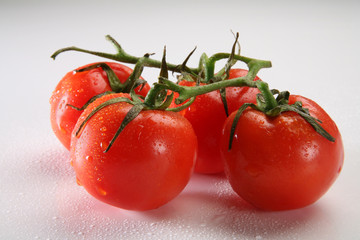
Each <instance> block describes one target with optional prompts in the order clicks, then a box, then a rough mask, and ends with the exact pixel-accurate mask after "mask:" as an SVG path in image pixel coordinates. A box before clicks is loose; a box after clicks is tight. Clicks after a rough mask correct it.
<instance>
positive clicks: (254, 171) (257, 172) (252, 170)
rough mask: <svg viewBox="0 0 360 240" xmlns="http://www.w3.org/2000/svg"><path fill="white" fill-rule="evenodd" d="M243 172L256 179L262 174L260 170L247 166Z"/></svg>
mask: <svg viewBox="0 0 360 240" xmlns="http://www.w3.org/2000/svg"><path fill="white" fill-rule="evenodd" d="M245 170H246V172H247V173H248V174H249V175H250V176H251V177H258V176H259V175H260V174H261V173H262V171H261V169H260V168H258V167H256V166H254V165H248V166H247V167H245Z"/></svg>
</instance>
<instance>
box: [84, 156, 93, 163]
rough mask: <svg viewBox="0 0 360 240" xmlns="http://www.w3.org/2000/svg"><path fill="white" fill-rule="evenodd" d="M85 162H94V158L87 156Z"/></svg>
mask: <svg viewBox="0 0 360 240" xmlns="http://www.w3.org/2000/svg"><path fill="white" fill-rule="evenodd" d="M85 160H86V161H88V162H92V160H93V157H92V156H86V157H85Z"/></svg>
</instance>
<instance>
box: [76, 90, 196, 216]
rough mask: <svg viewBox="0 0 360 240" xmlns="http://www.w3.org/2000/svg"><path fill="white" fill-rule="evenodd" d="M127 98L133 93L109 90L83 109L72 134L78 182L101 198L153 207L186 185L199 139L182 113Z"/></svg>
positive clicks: (124, 206) (123, 204) (138, 207)
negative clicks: (119, 92)
mask: <svg viewBox="0 0 360 240" xmlns="http://www.w3.org/2000/svg"><path fill="white" fill-rule="evenodd" d="M129 102H130V97H129V95H126V94H110V95H106V96H103V97H101V98H99V99H97V100H95V101H94V102H93V103H91V104H90V105H89V106H88V107H87V108H86V109H85V110H84V112H83V113H82V114H81V116H80V118H79V121H78V122H77V124H76V126H75V129H74V132H73V135H72V139H71V149H70V153H71V161H72V166H73V168H74V170H75V172H76V177H77V181H78V183H79V184H80V185H82V186H83V187H84V188H85V189H86V191H87V192H89V193H90V194H91V195H92V196H94V197H95V198H97V199H99V200H100V201H102V202H105V203H108V204H110V205H113V206H116V207H119V208H122V209H128V210H138V211H144V210H150V209H155V208H158V207H160V206H162V205H164V204H166V203H167V202H169V201H170V200H171V199H173V198H175V197H176V196H177V195H178V194H179V193H180V192H181V191H182V190H183V189H184V188H185V186H186V185H187V183H188V181H189V179H190V176H191V174H192V172H193V169H194V164H195V157H196V152H197V138H196V135H195V133H194V130H193V128H192V126H191V124H190V123H189V121H188V120H186V119H185V118H184V117H183V116H181V115H180V114H177V113H175V112H169V111H164V110H141V109H142V108H143V107H144V106H140V105H133V104H130V103H129ZM107 103H111V104H107ZM139 106H140V108H139ZM95 111H96V113H95ZM129 116H130V117H129ZM125 119H126V120H125ZM124 122H126V124H127V125H126V126H124ZM119 129H121V133H119ZM114 137H116V140H114Z"/></svg>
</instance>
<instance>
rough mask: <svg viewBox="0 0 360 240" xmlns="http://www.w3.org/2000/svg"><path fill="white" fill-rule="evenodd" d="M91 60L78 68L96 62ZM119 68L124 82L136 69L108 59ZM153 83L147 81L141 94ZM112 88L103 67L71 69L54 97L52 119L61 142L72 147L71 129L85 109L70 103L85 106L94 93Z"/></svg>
mask: <svg viewBox="0 0 360 240" xmlns="http://www.w3.org/2000/svg"><path fill="white" fill-rule="evenodd" d="M93 64H95V63H92V64H88V65H85V66H83V67H79V68H77V69H81V68H85V67H87V66H90V65H93ZM106 64H108V65H109V66H110V68H111V69H113V71H114V72H115V74H116V75H117V77H118V78H119V80H120V82H122V83H123V82H125V81H126V80H127V78H128V77H129V76H130V74H131V73H132V69H131V68H128V67H127V66H124V65H122V64H119V63H114V62H106ZM149 89H150V86H149V85H148V84H146V85H145V86H144V88H143V89H142V90H141V91H140V92H139V91H138V92H137V93H138V94H140V95H142V96H145V95H146V93H147V92H148V91H149ZM106 91H111V87H110V84H109V81H108V78H107V76H106V73H105V71H103V70H102V69H101V68H96V69H93V70H89V71H85V72H75V71H71V72H69V73H67V74H66V75H65V76H64V77H63V78H62V79H61V81H60V82H59V83H58V85H57V86H56V88H55V90H54V91H53V93H52V96H51V98H50V105H51V109H50V121H51V127H52V129H53V131H54V133H55V135H56V136H57V138H58V139H59V140H60V142H61V143H62V144H63V145H64V146H65V147H66V148H67V149H70V138H71V132H72V130H73V129H74V126H75V124H76V122H77V120H78V118H79V116H80V114H81V113H82V111H78V110H75V109H73V108H71V107H69V106H67V104H70V105H73V106H75V107H79V108H80V107H82V106H83V105H85V104H86V103H87V102H88V101H89V100H90V99H91V98H92V97H94V96H96V95H99V94H101V93H104V92H106Z"/></svg>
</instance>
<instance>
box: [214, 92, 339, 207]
mask: <svg viewBox="0 0 360 240" xmlns="http://www.w3.org/2000/svg"><path fill="white" fill-rule="evenodd" d="M276 104H278V103H276ZM249 106H250V105H245V106H244V107H243V109H241V111H243V112H241V111H240V110H239V112H233V113H232V114H231V115H230V116H229V118H228V119H227V120H226V122H225V124H224V129H223V133H222V138H221V152H222V157H223V161H224V165H225V173H226V176H227V177H228V179H229V181H230V184H231V187H232V188H233V189H234V191H235V192H236V193H237V194H238V195H239V196H240V197H241V198H243V199H244V200H245V201H247V202H249V203H250V204H252V205H253V206H255V207H257V208H260V209H263V210H290V209H297V208H302V207H305V206H308V205H310V204H312V203H314V202H316V201H317V200H318V199H319V198H320V197H321V196H323V195H324V194H325V193H326V192H327V190H328V189H329V188H330V186H331V185H332V184H333V183H334V181H335V180H336V178H337V177H338V176H339V174H340V171H341V169H342V165H343V161H344V148H343V143H342V138H341V135H340V132H339V130H338V128H337V126H336V124H335V123H334V121H333V120H332V119H331V118H330V116H329V115H328V114H327V113H326V112H325V111H324V110H323V109H322V108H321V107H320V106H319V105H318V104H316V103H315V102H314V101H312V100H310V99H307V98H305V97H302V96H297V95H290V97H289V99H288V104H279V105H276V106H275V107H274V108H270V109H267V110H266V111H265V113H264V111H261V110H259V109H253V108H250V107H249ZM289 106H291V107H289ZM281 108H284V109H285V108H286V110H284V111H282V112H281V113H276V114H275V115H273V116H271V114H267V113H266V112H267V111H270V112H271V111H272V110H271V109H276V110H275V111H278V110H280V109H281ZM294 108H296V109H298V110H299V111H293V110H294ZM263 110H264V109H263ZM268 113H269V112H268ZM269 115H270V116H269ZM304 116H305V118H308V116H311V118H308V120H306V119H305V118H304ZM309 121H310V122H311V124H310V123H309ZM313 121H314V122H315V123H314V122H313ZM312 124H315V125H314V126H313V125H312ZM316 124H318V125H320V126H321V127H320V128H319V129H318V127H319V126H318V125H316ZM315 129H317V131H316V130H315ZM323 130H324V131H323ZM319 132H320V134H319ZM321 134H322V135H321ZM231 135H232V136H231ZM229 148H231V149H229Z"/></svg>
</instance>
